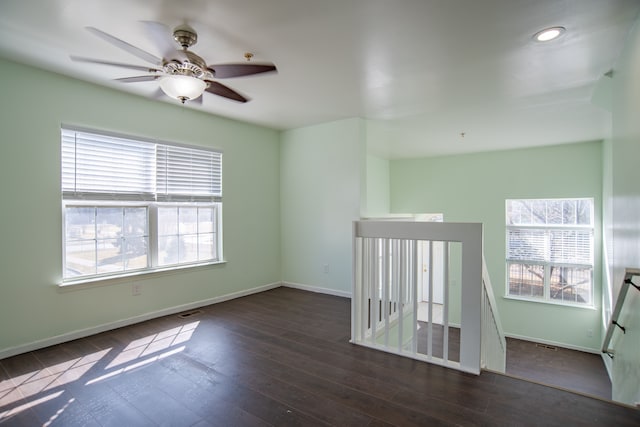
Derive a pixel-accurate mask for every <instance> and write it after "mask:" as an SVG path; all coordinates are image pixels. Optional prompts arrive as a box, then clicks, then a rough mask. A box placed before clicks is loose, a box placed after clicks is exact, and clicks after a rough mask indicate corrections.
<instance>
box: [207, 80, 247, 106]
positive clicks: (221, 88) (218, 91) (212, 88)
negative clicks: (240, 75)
mask: <svg viewBox="0 0 640 427" xmlns="http://www.w3.org/2000/svg"><path fill="white" fill-rule="evenodd" d="M205 81H206V82H207V83H209V87H207V88H206V89H205V91H207V92H209V93H212V94H214V95H218V96H222V97H224V98H228V99H232V100H234V101H238V102H247V101H248V100H249V99H248V98H245V97H244V96H242V95H240V94H239V93H238V92H236V91H235V90H233V89H231V88H229V87H227V86H225V85H223V84H221V83H218V82H214V81H211V80H205Z"/></svg>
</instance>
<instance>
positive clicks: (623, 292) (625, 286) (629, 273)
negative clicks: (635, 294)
mask: <svg viewBox="0 0 640 427" xmlns="http://www.w3.org/2000/svg"><path fill="white" fill-rule="evenodd" d="M634 276H635V277H637V276H640V268H627V269H625V271H624V280H623V282H622V287H620V292H619V293H618V300H617V301H616V306H615V308H614V309H613V313H612V314H611V321H610V322H609V326H608V327H607V333H606V335H605V337H604V341H603V342H602V352H603V353H606V354H608V355H609V356H610V357H611V358H613V350H612V349H610V348H609V344H611V339H612V338H613V331H615V328H616V327H619V328H620V329H621V330H622V331H623V332H624V330H625V329H624V326H621V325H620V324H619V323H618V319H619V317H620V313H621V312H622V307H623V306H624V302H625V299H626V297H627V291H628V290H629V285H632V286H633V287H634V288H636V289H638V290H640V286H638V285H636V284H635V283H633V282H632V281H631V279H632V278H633V277H634Z"/></svg>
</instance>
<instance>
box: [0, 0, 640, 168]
mask: <svg viewBox="0 0 640 427" xmlns="http://www.w3.org/2000/svg"><path fill="white" fill-rule="evenodd" d="M639 8H640V1H638V0H313V1H312V0H268V1H267V0H40V1H37V0H0V56H4V57H7V58H10V59H14V60H18V61H21V62H25V63H28V64H32V65H36V66H39V67H42V68H46V69H50V70H54V71H56V72H60V73H63V74H68V75H70V76H74V77H77V78H80V79H84V80H89V81H92V82H96V83H99V84H103V85H108V86H110V87H114V88H117V89H120V90H125V91H130V92H133V93H137V94H140V95H143V96H148V97H150V98H151V97H153V94H154V93H155V92H156V91H157V83H156V82H145V83H136V84H131V83H130V84H123V83H118V82H113V81H112V80H111V79H114V78H117V77H128V76H134V75H140V74H143V73H140V72H136V71H130V70H126V69H121V68H116V67H111V66H101V65H95V64H81V63H77V62H72V61H71V60H70V59H69V55H72V54H73V55H78V56H85V57H91V58H99V59H104V60H109V61H116V62H126V63H132V64H137V65H148V64H145V63H144V62H143V61H141V60H140V59H138V58H136V57H134V56H132V55H131V54H129V53H127V52H124V51H122V50H120V49H118V48H116V47H114V46H113V45H111V44H108V43H106V42H105V41H104V40H101V39H99V38H97V37H95V36H94V35H92V34H91V33H89V32H88V31H86V29H84V27H85V26H94V27H96V28H99V29H101V30H103V31H105V32H107V33H109V34H112V35H114V36H116V37H118V38H120V39H123V40H125V41H128V42H129V43H131V44H133V45H135V46H137V47H140V48H142V49H144V50H147V51H149V52H151V53H153V54H155V55H158V56H162V55H161V53H160V52H159V50H158V47H157V46H156V45H155V44H154V42H153V40H152V39H151V38H150V37H149V35H148V34H147V33H145V28H144V26H143V25H142V24H141V23H140V22H139V21H145V20H147V21H157V22H162V23H164V24H166V25H168V26H169V27H171V28H173V27H174V26H176V25H179V24H181V23H184V22H186V23H188V24H190V25H191V26H192V27H193V28H195V29H196V31H197V32H198V36H199V40H198V43H197V44H196V45H195V46H193V47H192V50H193V51H194V52H195V53H197V54H198V55H200V56H202V57H204V58H205V59H206V60H207V62H208V63H209V64H215V63H224V62H242V61H244V59H243V54H244V52H247V51H249V52H253V53H254V54H255V60H256V61H271V62H274V63H275V64H276V65H277V67H278V71H279V72H278V73H277V74H270V75H262V76H252V77H245V78H235V79H225V80H224V81H222V83H224V84H226V85H228V86H230V87H232V88H234V89H236V90H238V91H239V92H240V93H243V94H245V95H247V96H248V97H250V98H251V99H252V100H251V101H250V102H248V103H246V104H238V103H235V102H232V101H228V100H226V99H223V98H219V97H216V96H214V95H210V94H205V95H204V96H205V99H204V102H203V104H202V105H192V106H189V107H188V108H198V109H201V110H204V111H207V112H210V113H213V114H217V115H221V116H225V117H231V118H235V119H239V120H243V121H248V122H252V123H257V124H261V125H266V126H269V127H273V128H277V129H292V128H298V127H303V126H308V125H312V124H318V123H324V122H328V121H332V120H337V119H343V118H349V117H363V118H367V119H371V122H370V123H371V127H370V131H369V134H368V140H369V142H370V147H371V149H372V150H373V151H374V152H375V153H377V154H379V155H382V156H386V157H391V158H397V157H413V156H426V155H442V154H455V153H462V152H476V151H485V150H495V149H503V148H516V147H531V146H536V145H550V144H560V143H571V142H580V141H588V140H595V139H602V138H603V137H606V136H607V135H608V132H609V127H610V116H609V113H607V112H606V111H604V110H603V109H601V108H599V107H598V106H596V105H594V104H593V103H592V96H593V94H594V91H595V90H596V86H597V84H598V82H599V81H601V80H602V81H603V83H602V84H605V83H606V79H607V78H606V77H603V75H604V74H605V73H606V72H607V71H609V70H610V69H612V68H613V67H614V65H615V62H616V59H617V57H618V55H619V53H620V50H621V47H622V45H623V43H624V40H625V37H626V35H627V33H628V31H629V29H630V28H631V26H632V25H633V22H634V20H635V18H636V16H637V14H638V10H639ZM554 25H561V26H564V27H566V29H567V31H566V33H565V34H564V35H563V36H562V37H561V38H560V39H558V40H555V41H553V42H550V43H548V44H542V43H536V42H534V41H533V40H532V35H533V34H534V33H535V32H537V31H538V30H540V29H542V28H545V27H549V26H554ZM159 102H176V103H177V101H171V100H164V101H159ZM461 133H464V134H465V135H464V137H463V136H461Z"/></svg>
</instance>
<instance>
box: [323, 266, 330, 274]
mask: <svg viewBox="0 0 640 427" xmlns="http://www.w3.org/2000/svg"><path fill="white" fill-rule="evenodd" d="M323 269H324V274H329V264H325V265H324V266H323Z"/></svg>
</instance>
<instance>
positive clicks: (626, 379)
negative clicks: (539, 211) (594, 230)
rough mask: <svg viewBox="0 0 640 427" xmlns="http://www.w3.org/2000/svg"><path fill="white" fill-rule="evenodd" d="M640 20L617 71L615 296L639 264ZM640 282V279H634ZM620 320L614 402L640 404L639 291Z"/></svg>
mask: <svg viewBox="0 0 640 427" xmlns="http://www.w3.org/2000/svg"><path fill="white" fill-rule="evenodd" d="M639 76H640V24H639V22H638V21H636V24H635V26H634V27H633V29H632V30H631V32H630V34H629V36H628V38H627V41H626V44H625V46H624V48H623V50H622V53H621V56H620V60H619V61H618V63H617V64H616V66H615V68H614V74H613V109H612V111H613V135H612V142H611V157H610V159H611V160H610V161H611V165H610V167H609V168H608V171H609V172H610V174H611V176H610V179H611V190H610V192H609V196H610V200H608V201H607V204H608V205H611V206H613V212H612V214H611V218H612V237H613V242H612V246H613V249H612V257H610V259H609V266H610V269H611V271H612V273H613V274H612V276H613V279H612V282H613V288H614V290H613V296H614V300H615V299H617V295H618V292H619V289H620V286H621V283H622V279H623V277H624V276H623V275H624V269H625V268H626V267H632V268H640V184H639V183H640V174H639V171H640V167H639V165H640V78H639ZM634 280H635V283H636V284H637V283H638V282H640V278H636V279H634ZM619 323H620V324H622V325H624V326H625V327H626V328H627V332H626V333H625V334H620V332H619V331H616V332H615V333H614V340H613V348H614V350H615V353H616V355H615V358H614V359H613V368H612V380H613V381H612V383H613V398H614V399H615V400H618V401H621V402H624V403H628V404H630V405H635V404H636V403H637V402H640V386H639V384H640V292H638V291H636V290H635V289H633V288H630V289H629V293H628V295H627V299H626V301H625V306H624V309H623V312H622V314H621V316H620V318H619Z"/></svg>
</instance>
